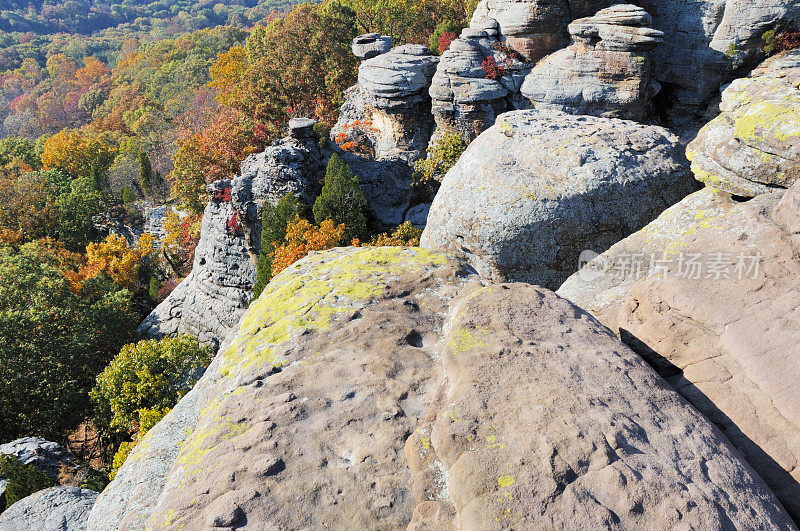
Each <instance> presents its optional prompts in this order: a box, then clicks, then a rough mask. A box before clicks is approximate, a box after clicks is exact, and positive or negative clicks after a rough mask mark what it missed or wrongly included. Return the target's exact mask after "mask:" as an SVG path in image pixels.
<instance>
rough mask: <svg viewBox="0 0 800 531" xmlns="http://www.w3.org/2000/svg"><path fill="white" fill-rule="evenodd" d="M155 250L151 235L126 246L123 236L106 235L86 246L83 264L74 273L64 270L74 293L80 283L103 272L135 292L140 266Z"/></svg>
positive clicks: (141, 284)
mask: <svg viewBox="0 0 800 531" xmlns="http://www.w3.org/2000/svg"><path fill="white" fill-rule="evenodd" d="M154 250H155V247H154V240H153V236H152V235H151V234H143V235H142V236H141V237H140V238H139V242H138V244H137V245H136V247H133V248H131V247H128V244H127V242H126V241H125V238H123V237H122V236H118V235H116V234H110V235H109V236H108V237H107V238H106V239H105V240H104V241H102V242H99V243H90V244H89V245H87V246H86V263H85V264H84V265H83V266H81V267H80V268H79V269H78V271H77V272H70V271H67V272H66V276H67V278H68V279H69V281H70V284H71V288H72V290H73V291H74V292H78V291H80V289H81V287H82V286H83V283H84V282H86V281H87V280H90V279H93V278H96V277H97V276H99V275H100V274H101V273H105V274H107V275H108V276H109V277H111V278H112V279H113V280H114V282H116V283H117V284H119V285H120V286H122V287H124V288H127V289H128V290H129V291H131V292H132V293H135V292H137V291H139V290H141V289H143V288H144V284H143V282H142V280H141V275H140V273H141V268H142V267H143V265H144V264H145V263H146V261H147V260H148V259H149V258H150V257H151V256H152V254H153V252H154Z"/></svg>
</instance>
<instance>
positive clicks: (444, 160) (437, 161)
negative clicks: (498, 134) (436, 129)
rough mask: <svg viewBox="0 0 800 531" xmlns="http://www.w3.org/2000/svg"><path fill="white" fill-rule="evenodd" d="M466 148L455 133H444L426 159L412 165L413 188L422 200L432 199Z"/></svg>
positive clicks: (459, 136) (462, 140) (459, 135)
mask: <svg viewBox="0 0 800 531" xmlns="http://www.w3.org/2000/svg"><path fill="white" fill-rule="evenodd" d="M466 148H467V146H466V145H465V144H464V139H463V138H461V134H459V133H458V132H457V131H446V132H444V133H442V134H440V135H439V136H438V138H437V139H436V140H435V142H434V145H433V147H432V148H430V149H429V150H428V157H427V158H426V159H424V160H420V161H417V163H416V164H415V165H414V183H413V184H414V187H415V188H416V189H417V192H418V193H419V194H420V195H421V196H422V199H424V200H430V199H433V196H434V195H436V191H437V190H438V188H439V182H440V181H441V180H442V178H443V177H444V175H445V174H446V173H447V172H448V171H449V170H450V168H452V167H453V166H454V165H455V163H456V162H458V158H459V157H460V156H461V154H462V153H464V150H465V149H466Z"/></svg>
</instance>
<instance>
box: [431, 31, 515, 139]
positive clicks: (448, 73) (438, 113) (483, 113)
mask: <svg viewBox="0 0 800 531" xmlns="http://www.w3.org/2000/svg"><path fill="white" fill-rule="evenodd" d="M489 31H490V32H491V30H489ZM490 32H487V31H486V30H482V29H474V28H467V29H465V30H463V31H462V32H461V38H459V39H455V40H454V41H453V42H452V43H451V44H450V47H449V48H448V49H447V50H446V51H445V52H444V53H442V57H441V60H440V61H439V66H438V67H437V68H436V74H434V76H433V80H432V82H431V88H430V95H431V98H432V101H433V104H432V111H433V115H434V117H435V119H436V125H437V127H440V128H443V129H444V130H449V129H454V130H457V131H459V132H460V133H461V134H462V136H463V137H464V139H465V140H466V141H467V142H471V141H472V140H473V139H474V138H475V137H476V136H478V135H479V134H480V133H481V132H483V131H484V130H485V129H487V128H488V127H490V126H491V125H492V124H494V122H495V119H496V118H497V116H498V115H500V114H502V113H504V112H506V111H507V110H510V109H516V108H519V107H520V106H524V105H525V104H526V102H524V101H521V100H522V98H520V96H519V92H520V87H521V86H522V81H523V80H524V79H525V75H526V74H527V73H528V72H529V71H530V68H531V65H530V63H528V62H526V61H524V59H522V57H521V56H519V55H518V54H513V53H506V52H504V51H502V47H501V46H500V40H499V38H500V36H499V35H498V34H497V32H496V31H494V32H492V33H491V34H490ZM486 61H490V62H493V63H494V65H495V66H496V67H497V68H498V69H499V70H497V72H496V73H495V74H494V75H493V76H492V77H489V76H488V75H487V71H486V70H485V69H484V68H483V65H484V64H486V63H485V62H486Z"/></svg>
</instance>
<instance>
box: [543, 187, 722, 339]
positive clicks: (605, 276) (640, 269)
mask: <svg viewBox="0 0 800 531" xmlns="http://www.w3.org/2000/svg"><path fill="white" fill-rule="evenodd" d="M736 205H737V203H736V202H735V201H733V200H731V197H730V195H729V194H727V193H725V192H720V191H719V190H717V189H716V188H711V187H706V188H704V189H702V190H700V191H698V192H695V193H693V194H691V195H689V196H687V197H685V198H684V199H683V200H681V201H680V202H679V203H677V204H675V205H673V206H671V207H669V208H668V209H666V210H665V211H664V212H662V213H661V215H660V216H658V218H656V219H655V220H653V221H652V222H651V223H649V224H647V226H646V227H644V228H643V229H642V230H640V231H638V232H635V233H634V234H631V235H630V236H628V237H627V238H625V239H624V240H622V241H620V242H619V243H616V244H614V245H613V246H611V248H609V249H608V250H607V251H605V252H603V253H601V254H600V255H597V253H596V252H587V253H586V254H585V255H584V256H583V258H584V263H585V265H584V266H583V267H582V268H581V269H580V270H579V271H578V272H577V273H575V274H574V275H572V276H571V277H569V278H568V279H567V280H566V281H565V282H564V283H563V284H562V285H561V287H560V288H558V291H557V293H558V294H559V295H561V296H562V297H565V298H567V299H569V300H571V301H572V302H574V303H575V304H577V305H578V306H580V307H581V308H583V309H585V310H587V311H588V312H589V313H591V314H592V315H594V316H595V317H597V318H598V319H599V320H600V321H601V322H602V323H603V324H604V325H606V326H607V327H609V328H610V329H611V330H613V331H614V333H617V334H618V333H619V328H618V323H617V317H618V315H619V310H620V307H621V306H622V305H623V304H624V303H625V300H626V299H627V298H628V296H629V295H630V292H631V289H632V288H633V286H634V285H636V283H637V282H640V281H642V280H644V279H645V278H647V277H648V276H652V275H658V274H660V273H661V272H662V271H661V266H662V265H663V264H664V261H665V260H670V259H676V260H677V259H678V257H679V256H680V253H681V250H682V249H683V247H684V245H685V241H686V238H688V237H691V236H692V235H693V234H694V233H696V232H697V230H698V229H699V228H702V227H708V226H710V225H711V224H713V223H716V220H717V219H718V218H719V217H720V216H722V215H724V214H725V213H726V212H728V211H729V210H730V209H731V208H733V207H735V206H736ZM598 250H599V249H598ZM587 251H592V250H591V249H588V250H587Z"/></svg>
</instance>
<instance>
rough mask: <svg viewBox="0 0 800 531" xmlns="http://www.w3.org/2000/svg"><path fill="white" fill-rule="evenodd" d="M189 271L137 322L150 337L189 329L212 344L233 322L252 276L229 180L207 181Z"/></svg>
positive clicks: (246, 301)
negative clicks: (206, 194)
mask: <svg viewBox="0 0 800 531" xmlns="http://www.w3.org/2000/svg"><path fill="white" fill-rule="evenodd" d="M208 192H209V202H208V205H206V208H205V211H204V212H203V221H202V226H201V230H200V241H199V242H198V244H197V248H196V249H195V255H194V262H193V264H192V271H191V273H189V276H187V277H186V278H185V279H183V281H182V282H181V283H180V284H179V285H178V286H177V287H176V288H175V289H174V290H173V291H172V293H171V294H170V295H169V296H168V297H167V298H166V299H165V300H164V301H163V302H161V304H159V305H158V306H156V308H155V309H154V310H153V311H152V312H151V313H150V315H148V316H147V318H146V319H145V320H144V321H143V322H142V323H141V324H140V325H139V332H140V333H142V334H145V335H147V336H150V337H163V336H175V335H177V334H181V333H185V334H190V335H192V336H194V337H196V338H198V340H200V341H201V342H202V343H206V344H209V345H212V346H213V347H214V348H217V347H218V346H219V344H220V343H221V342H222V341H223V340H224V339H225V337H227V335H228V334H229V333H230V332H231V331H232V330H233V328H234V327H235V326H236V324H237V323H238V322H239V319H240V318H241V316H242V314H243V313H244V310H245V309H246V308H247V305H248V304H249V302H250V297H251V290H252V288H253V284H254V283H255V280H256V268H255V264H254V263H253V262H252V261H251V259H250V256H249V252H248V250H249V249H248V245H247V240H246V238H245V236H244V232H243V230H242V228H241V223H240V221H239V218H238V216H237V215H236V212H235V211H234V208H233V204H232V201H231V181H230V180H229V179H221V180H219V181H216V182H215V183H213V184H211V185H209V186H208Z"/></svg>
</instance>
